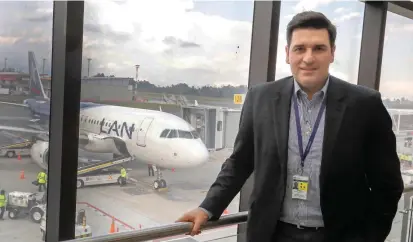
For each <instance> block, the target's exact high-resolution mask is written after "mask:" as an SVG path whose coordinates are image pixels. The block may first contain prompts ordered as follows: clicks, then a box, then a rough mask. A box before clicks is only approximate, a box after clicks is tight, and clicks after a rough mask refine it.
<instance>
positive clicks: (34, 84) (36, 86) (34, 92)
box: [29, 51, 49, 99]
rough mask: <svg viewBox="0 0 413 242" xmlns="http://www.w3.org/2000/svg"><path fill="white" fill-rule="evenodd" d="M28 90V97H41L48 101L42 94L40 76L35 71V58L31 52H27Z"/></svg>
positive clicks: (36, 70) (43, 93)
mask: <svg viewBox="0 0 413 242" xmlns="http://www.w3.org/2000/svg"><path fill="white" fill-rule="evenodd" d="M29 74H30V81H29V88H30V91H29V93H30V96H32V97H42V98H44V99H49V97H48V96H47V95H46V93H45V92H44V88H43V84H42V81H41V79H40V74H39V71H38V69H37V63H36V58H35V56H34V52H33V51H29Z"/></svg>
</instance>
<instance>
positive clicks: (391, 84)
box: [380, 12, 413, 241]
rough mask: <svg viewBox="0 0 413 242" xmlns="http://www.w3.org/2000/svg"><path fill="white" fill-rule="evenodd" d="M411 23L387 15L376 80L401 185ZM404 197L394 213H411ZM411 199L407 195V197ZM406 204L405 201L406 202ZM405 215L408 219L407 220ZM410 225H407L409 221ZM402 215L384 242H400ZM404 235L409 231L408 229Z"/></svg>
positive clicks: (409, 103)
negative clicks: (387, 115) (393, 136)
mask: <svg viewBox="0 0 413 242" xmlns="http://www.w3.org/2000/svg"><path fill="white" fill-rule="evenodd" d="M411 43H413V19H411V18H407V17H404V16H401V15H398V14H395V13H392V12H387V20H386V29H385V37H384V45H383V58H382V68H381V76H380V92H381V94H382V99H383V103H384V105H385V106H386V107H387V109H388V111H389V113H390V115H391V117H392V120H393V130H394V132H395V134H396V140H397V152H398V155H399V158H400V163H401V169H402V177H403V181H404V183H405V185H409V184H410V185H411V184H412V182H413V179H412V178H413V175H412V174H413V166H412V155H413V147H412V137H413V132H412V131H413V84H412V81H411V79H412V74H413V71H412V61H413V58H412V56H413V49H412V48H410V46H411ZM405 195H407V194H404V195H403V196H402V198H401V199H400V202H399V206H398V210H399V211H402V210H404V209H411V207H409V205H407V206H405V198H404V196H405ZM410 196H411V194H410ZM407 200H408V199H407ZM410 217H411V216H410V215H409V219H410ZM409 223H410V224H411V222H410V221H409ZM403 226H406V224H405V223H404V222H403V214H401V213H397V214H396V217H395V218H394V221H393V227H392V230H391V232H390V234H389V236H388V240H394V241H396V240H397V241H400V239H401V238H402V237H403V236H404V235H402V233H401V232H402V227H403ZM406 231H410V228H408V229H407V230H406Z"/></svg>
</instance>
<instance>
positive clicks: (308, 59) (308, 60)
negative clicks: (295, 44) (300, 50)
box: [303, 49, 314, 64]
mask: <svg viewBox="0 0 413 242" xmlns="http://www.w3.org/2000/svg"><path fill="white" fill-rule="evenodd" d="M303 61H304V62H305V63H306V64H311V63H313V62H314V55H313V51H312V50H311V49H309V50H307V51H306V52H305V54H304V58H303Z"/></svg>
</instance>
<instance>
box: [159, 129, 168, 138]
mask: <svg viewBox="0 0 413 242" xmlns="http://www.w3.org/2000/svg"><path fill="white" fill-rule="evenodd" d="M168 133H169V129H165V130H164V131H162V133H161V136H160V137H161V138H165V137H166V136H167V135H168Z"/></svg>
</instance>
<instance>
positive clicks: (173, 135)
mask: <svg viewBox="0 0 413 242" xmlns="http://www.w3.org/2000/svg"><path fill="white" fill-rule="evenodd" d="M168 138H178V132H176V130H175V129H173V130H171V132H170V133H169V135H168Z"/></svg>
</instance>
